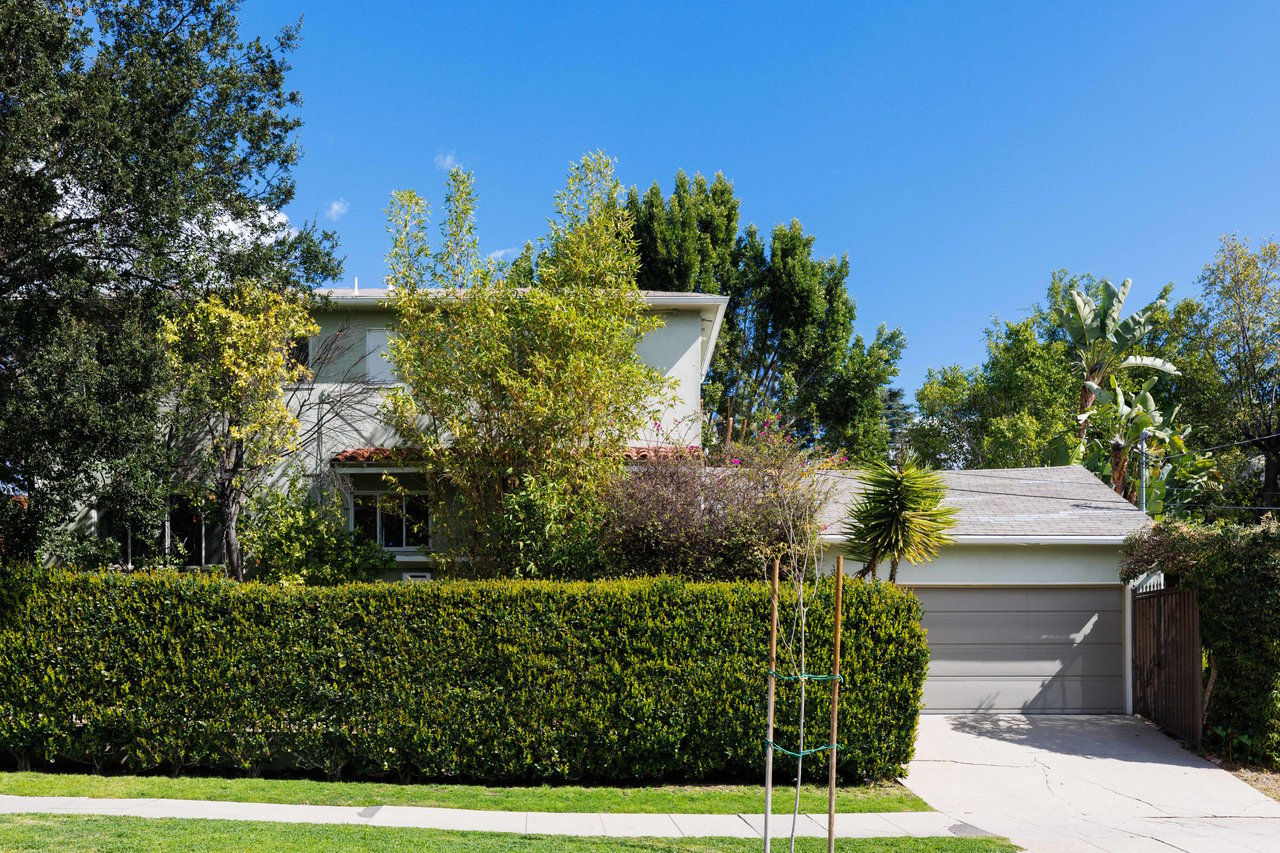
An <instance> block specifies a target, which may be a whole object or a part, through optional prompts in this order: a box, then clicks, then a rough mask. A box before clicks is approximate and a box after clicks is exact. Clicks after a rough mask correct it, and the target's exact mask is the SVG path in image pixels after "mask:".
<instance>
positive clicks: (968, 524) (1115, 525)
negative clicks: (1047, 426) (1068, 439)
mask: <svg viewBox="0 0 1280 853" xmlns="http://www.w3.org/2000/svg"><path fill="white" fill-rule="evenodd" d="M826 476H827V477H828V478H830V481H831V484H832V487H833V491H832V498H831V500H830V501H829V502H828V504H827V506H826V509H825V511H824V512H823V523H824V524H826V525H827V531H826V533H827V535H833V534H838V533H839V530H840V526H841V524H842V523H843V520H844V515H845V512H846V510H847V509H848V507H849V505H850V504H852V503H853V502H854V500H856V499H857V496H858V495H859V494H860V493H861V491H862V483H861V481H859V480H858V477H857V475H856V474H852V473H850V474H843V473H834V472H833V473H829V474H827V475H826ZM942 477H943V480H945V481H946V484H947V497H946V500H945V503H946V504H947V505H948V506H954V507H958V508H959V510H960V511H959V513H957V515H956V526H955V528H954V529H953V530H952V532H951V535H952V536H953V537H956V538H964V537H973V536H984V537H989V536H1009V537H1047V538H1054V537H1066V538H1079V537H1097V538H1102V537H1107V538H1117V539H1119V538H1123V537H1124V536H1127V535H1128V534H1130V533H1133V532H1134V531H1136V530H1140V529H1141V528H1142V527H1144V526H1145V525H1146V524H1147V523H1148V519H1147V516H1146V515H1145V514H1144V513H1143V512H1142V511H1141V510H1139V509H1138V508H1137V507H1135V506H1134V505H1133V504H1131V503H1129V502H1128V501H1126V500H1125V499H1124V498H1122V497H1120V496H1119V495H1117V494H1116V493H1115V492H1113V491H1112V490H1111V489H1109V488H1107V486H1106V485H1105V484H1103V483H1102V482H1101V481H1100V480H1099V479H1098V478H1097V477H1095V476H1094V475H1093V474H1091V473H1089V471H1088V470H1086V469H1085V468H1082V467H1080V466H1078V465H1071V466H1063V467H1059V468H1005V469H999V470H983V471H943V472H942Z"/></svg>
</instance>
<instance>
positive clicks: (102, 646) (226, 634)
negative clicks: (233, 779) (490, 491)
mask: <svg viewBox="0 0 1280 853" xmlns="http://www.w3.org/2000/svg"><path fill="white" fill-rule="evenodd" d="M10 581H11V583H10V588H9V589H7V590H6V591H5V595H4V597H3V607H4V609H5V613H4V615H3V617H0V618H2V620H3V621H2V622H0V748H3V749H4V750H7V751H8V752H10V753H11V754H12V755H14V756H15V757H16V758H17V759H18V761H19V762H22V763H31V764H38V763H40V762H48V761H63V762H66V761H70V762H80V763H84V764H87V765H92V766H94V767H95V768H122V769H128V770H131V771H150V770H168V771H171V772H173V771H179V770H181V769H183V768H208V769H217V770H220V771H224V772H225V771H232V772H247V773H255V772H263V771H280V770H302V771H311V772H317V771H318V772H323V773H324V774H326V775H327V776H328V777H329V778H338V777H339V776H341V775H343V774H345V775H348V776H353V775H355V776H375V775H392V774H399V775H400V776H401V777H402V778H420V779H441V780H444V779H456V780H472V781H486V782H523V781H541V780H596V781H611V782H640V781H657V780H713V779H733V778H739V779H758V778H760V776H761V773H762V769H763V743H762V738H763V734H764V700H765V679H766V673H765V669H766V649H767V636H768V635H767V630H768V629H767V626H768V591H767V588H766V587H765V586H764V585H762V584H757V583H711V584H694V583H683V582H678V581H673V580H668V579H649V580H639V581H605V582H594V583H548V582H518V581H500V582H463V581H458V582H441V583H427V584H404V585H391V584H352V585H348V586H343V587H336V588H327V589H326V588H292V589H290V588H281V587H276V586H268V585H261V584H254V583H249V584H236V583H232V582H227V581H221V580H217V579H212V578H208V577H199V576H191V575H179V574H155V575H131V576H127V575H116V574H82V573H57V574H53V575H50V576H47V577H42V578H40V579H38V580H36V581H35V582H32V583H28V584H25V585H22V586H20V587H14V585H13V583H12V578H11V579H10ZM828 592H829V590H828V588H827V587H826V586H825V585H824V587H823V588H822V590H821V591H820V592H819V600H818V601H817V602H816V604H815V606H814V607H813V609H812V610H811V611H810V619H809V638H808V665H809V668H810V669H811V670H812V671H823V670H824V669H825V668H826V667H828V666H829V665H830V662H829V658H830V637H831V619H830V599H829V597H828ZM845 608H846V610H845V619H846V623H845V625H846V627H845V635H844V636H845V642H844V649H843V655H844V668H845V671H846V673H847V674H848V676H849V677H848V680H847V681H846V683H845V685H844V686H843V688H842V690H841V693H840V697H841V734H840V743H841V746H842V747H843V750H842V751H841V753H840V768H841V772H842V774H843V776H844V777H845V778H849V779H854V778H857V779H881V778H887V777H892V776H895V775H897V774H898V773H899V772H900V771H901V769H902V767H903V765H905V763H906V762H907V761H908V760H909V759H910V757H911V753H912V748H913V742H914V737H915V730H916V721H917V714H918V711H919V704H920V692H921V686H922V683H923V681H924V676H925V670H926V666H927V661H928V651H927V649H926V647H925V644H924V637H923V632H922V630H921V628H920V626H919V616H920V610H919V604H918V602H917V601H916V600H915V598H914V597H912V596H911V595H909V594H907V593H904V592H902V591H900V590H897V589H895V588H893V587H889V586H887V585H871V584H858V583H851V584H849V585H848V587H847V589H846V598H845ZM796 699H797V697H796V687H795V686H794V685H784V686H783V687H782V689H781V691H780V695H779V699H778V708H779V719H780V721H781V725H780V731H779V734H778V740H779V742H792V741H794V739H795V736H796V734H795V733H796V724H797V713H796V706H797V701H796ZM808 708H809V711H810V716H809V719H808V725H809V727H810V728H809V734H808V737H807V742H808V744H809V745H814V744H818V743H823V742H825V741H826V739H827V729H828V728H829V725H830V723H829V714H830V701H829V694H828V693H827V691H826V686H825V685H820V686H817V687H812V688H811V692H810V694H809V701H808ZM813 760H814V759H810V762H812V761H813ZM819 761H821V762H823V765H822V766H825V759H819ZM777 766H778V768H779V770H780V772H782V773H783V774H786V773H787V768H788V767H793V766H794V762H792V760H791V759H785V758H784V759H780V760H779V763H778V765H777ZM810 767H811V768H813V764H812V763H811V764H810Z"/></svg>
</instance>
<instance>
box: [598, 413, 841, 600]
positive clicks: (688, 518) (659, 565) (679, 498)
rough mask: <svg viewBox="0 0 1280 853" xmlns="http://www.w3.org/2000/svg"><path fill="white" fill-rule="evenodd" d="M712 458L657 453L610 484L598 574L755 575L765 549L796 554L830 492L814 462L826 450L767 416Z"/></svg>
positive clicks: (811, 535)
mask: <svg viewBox="0 0 1280 853" xmlns="http://www.w3.org/2000/svg"><path fill="white" fill-rule="evenodd" d="M709 463H710V464H705V463H704V461H703V458H702V457H700V456H697V455H691V454H679V455H676V456H673V457H669V458H660V459H657V460H654V461H651V462H648V463H646V464H644V465H643V466H641V467H640V468H638V469H637V470H636V471H635V472H634V473H632V474H631V476H629V477H627V478H624V479H622V480H619V481H618V482H616V483H615V484H614V486H613V488H612V489H611V490H610V492H609V493H608V495H607V498H606V502H605V503H606V508H607V512H606V516H605V525H604V527H603V530H602V534H601V536H602V550H603V552H604V566H603V568H602V572H603V573H604V574H606V575H608V576H614V577H638V576H644V575H655V574H674V575H679V576H681V577H685V578H690V579H696V580H736V579H759V578H762V577H763V576H764V567H765V565H766V564H767V563H768V561H769V559H770V558H771V557H773V556H777V555H784V554H791V555H792V556H794V552H795V550H796V549H797V548H799V547H800V544H801V543H804V542H810V541H813V540H815V539H816V538H817V535H818V534H819V533H820V531H819V530H818V516H819V512H820V510H821V509H822V506H823V504H824V503H825V502H826V500H827V498H828V497H829V495H828V489H829V487H828V486H827V485H825V482H824V481H823V480H822V479H821V478H820V477H819V476H818V472H819V471H820V470H822V469H823V468H826V467H829V466H830V465H831V460H829V459H826V458H824V457H822V456H821V455H820V453H819V452H817V451H815V450H813V449H805V448H802V447H801V446H800V442H799V441H797V440H796V439H795V437H794V436H793V435H791V434H789V433H788V432H786V431H785V430H783V429H781V428H779V427H777V426H776V425H775V423H774V421H773V420H772V419H770V420H767V421H766V422H765V426H764V427H762V428H761V429H760V430H759V431H758V432H757V433H756V434H755V435H754V436H753V437H752V440H751V441H750V442H734V443H731V444H728V445H725V446H723V447H721V448H719V450H718V451H717V453H716V454H715V455H714V456H712V457H711V458H710V459H709Z"/></svg>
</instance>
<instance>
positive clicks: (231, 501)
mask: <svg viewBox="0 0 1280 853" xmlns="http://www.w3.org/2000/svg"><path fill="white" fill-rule="evenodd" d="M239 520H240V492H239V491H238V490H236V489H230V490H229V491H228V492H227V493H226V494H225V495H224V496H223V500H222V547H223V550H224V551H225V552H226V555H225V556H226V559H227V572H228V573H230V575H231V576H232V577H233V578H235V579H236V580H238V581H242V580H244V560H243V559H241V555H240V539H239V538H238V537H237V536H236V522H237V521H239Z"/></svg>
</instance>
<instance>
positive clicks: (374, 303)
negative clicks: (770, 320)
mask: <svg viewBox="0 0 1280 853" xmlns="http://www.w3.org/2000/svg"><path fill="white" fill-rule="evenodd" d="M438 292H439V294H440V295H441V296H449V295H450V294H451V293H452V291H447V290H444V289H440V290H439V291H438ZM316 293H317V294H319V295H321V296H327V297H328V298H329V299H332V300H333V301H334V302H336V303H338V304H340V305H345V306H348V307H357V308H361V307H363V308H381V307H384V305H383V303H384V302H385V301H386V300H387V299H388V298H389V297H390V296H391V291H390V290H389V289H388V288H385V287H361V288H359V289H358V290H357V289H355V288H352V287H331V288H322V289H319V290H317V291H316ZM640 294H641V295H642V296H643V297H644V301H645V304H646V305H649V306H650V307H653V308H686V309H694V308H707V309H711V310H712V311H713V312H717V309H719V312H722V311H723V308H724V306H725V305H728V304H729V297H727V296H717V295H715V294H711V293H683V292H679V291H668V290H642V291H640ZM717 313H718V312H717Z"/></svg>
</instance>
